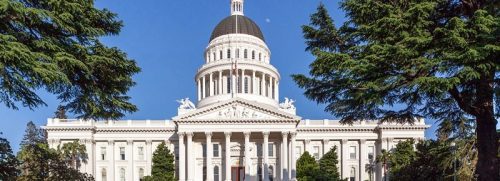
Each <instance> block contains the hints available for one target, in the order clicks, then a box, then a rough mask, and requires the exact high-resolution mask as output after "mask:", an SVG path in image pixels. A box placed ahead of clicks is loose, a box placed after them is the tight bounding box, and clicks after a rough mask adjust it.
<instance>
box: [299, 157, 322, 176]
mask: <svg viewBox="0 0 500 181" xmlns="http://www.w3.org/2000/svg"><path fill="white" fill-rule="evenodd" d="M296 164H297V180H299V181H314V180H315V179H316V177H317V176H318V173H319V164H318V163H317V162H316V160H315V159H314V157H313V156H312V155H310V154H309V152H307V151H305V152H304V153H303V154H302V155H301V156H300V158H299V159H298V160H297V163H296Z"/></svg>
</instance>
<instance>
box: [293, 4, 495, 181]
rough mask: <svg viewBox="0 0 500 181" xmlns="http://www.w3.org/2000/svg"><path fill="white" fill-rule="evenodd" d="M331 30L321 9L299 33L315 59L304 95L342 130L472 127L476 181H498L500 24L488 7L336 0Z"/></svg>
mask: <svg viewBox="0 0 500 181" xmlns="http://www.w3.org/2000/svg"><path fill="white" fill-rule="evenodd" d="M340 7H341V8H342V10H344V11H345V12H346V15H347V22H346V23H344V24H343V25H342V26H340V27H339V28H337V27H336V26H335V24H334V23H333V20H332V18H331V17H330V16H329V14H328V11H327V10H326V8H325V7H324V5H320V6H319V7H318V11H317V12H316V13H314V14H312V15H311V21H310V25H308V26H303V32H304V38H305V39H306V43H307V49H306V50H308V51H311V52H312V54H313V55H314V56H315V57H316V60H315V61H314V62H313V63H311V65H310V72H309V74H310V76H306V75H293V78H294V80H295V82H296V83H297V84H298V85H299V86H300V87H301V88H304V89H305V95H306V96H307V97H308V98H310V99H312V100H315V101H317V102H318V103H325V104H327V106H326V111H327V112H330V113H332V114H333V115H335V116H338V117H341V121H342V123H346V124H350V123H353V122H354V121H358V120H380V121H381V122H396V123H413V122H415V120H416V118H418V117H429V118H433V119H437V120H438V121H446V120H453V121H458V120H460V119H463V118H467V117H474V118H475V122H476V134H477V150H478V153H479V157H478V164H477V167H476V171H477V174H478V175H479V178H478V179H479V180H500V179H499V175H500V174H499V165H500V164H499V159H497V151H498V141H497V137H496V136H497V135H496V132H495V129H496V125H497V119H495V118H499V117H500V113H499V111H500V104H499V103H498V100H499V99H500V98H499V97H500V77H499V75H500V74H499V70H500V64H499V63H498V60H499V59H500V41H498V39H499V38H498V37H499V32H500V29H499V27H500V16H499V13H498V8H497V4H495V1H483V0H480V1H446V0H422V1H411V0H410V1H380V0H374V1H365V0H343V1H341V6H340Z"/></svg>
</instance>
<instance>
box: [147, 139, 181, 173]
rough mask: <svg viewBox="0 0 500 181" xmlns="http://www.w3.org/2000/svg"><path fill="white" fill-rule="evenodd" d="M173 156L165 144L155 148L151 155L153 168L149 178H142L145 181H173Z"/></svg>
mask: <svg viewBox="0 0 500 181" xmlns="http://www.w3.org/2000/svg"><path fill="white" fill-rule="evenodd" d="M174 161H175V156H174V154H173V153H171V151H170V150H169V149H168V147H167V146H166V145H165V143H161V144H160V145H158V147H156V151H155V152H154V153H153V166H152V171H151V176H146V177H144V180H145V181H174V180H175V163H174Z"/></svg>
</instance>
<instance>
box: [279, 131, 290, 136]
mask: <svg viewBox="0 0 500 181" xmlns="http://www.w3.org/2000/svg"><path fill="white" fill-rule="evenodd" d="M288 134H289V132H288V131H282V132H281V136H283V137H285V136H287V137H288Z"/></svg>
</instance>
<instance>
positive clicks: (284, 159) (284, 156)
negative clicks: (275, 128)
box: [281, 132, 288, 180]
mask: <svg viewBox="0 0 500 181" xmlns="http://www.w3.org/2000/svg"><path fill="white" fill-rule="evenodd" d="M281 136H282V139H283V140H282V141H281V148H282V151H281V170H282V171H281V180H288V132H281Z"/></svg>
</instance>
